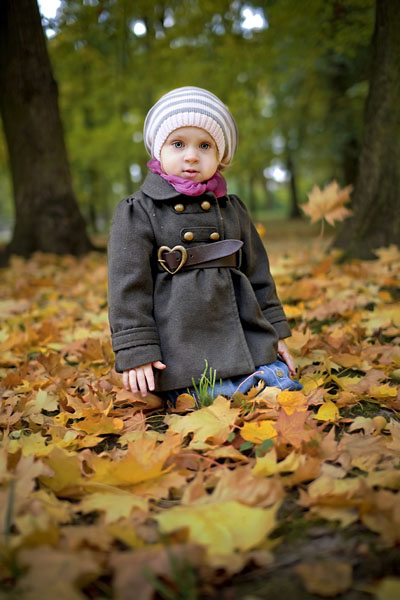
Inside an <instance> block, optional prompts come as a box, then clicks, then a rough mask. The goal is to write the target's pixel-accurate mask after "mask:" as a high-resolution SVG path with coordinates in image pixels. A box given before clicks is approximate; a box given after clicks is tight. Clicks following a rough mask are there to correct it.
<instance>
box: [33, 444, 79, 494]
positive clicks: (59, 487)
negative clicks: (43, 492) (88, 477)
mask: <svg viewBox="0 0 400 600" xmlns="http://www.w3.org/2000/svg"><path fill="white" fill-rule="evenodd" d="M43 462H45V463H46V464H47V465H48V466H49V467H50V468H51V469H52V470H53V472H54V475H52V476H51V477H48V476H44V475H42V476H41V477H40V478H39V479H40V481H41V482H42V483H44V484H45V485H46V486H47V487H49V488H50V489H51V490H53V491H54V492H56V493H57V492H61V491H63V492H64V493H65V491H66V490H71V489H76V488H77V486H79V485H80V484H81V483H82V474H81V467H80V460H79V456H78V454H77V453H72V452H67V451H66V450H64V449H62V448H59V447H58V446H54V447H53V449H52V451H51V452H50V454H49V455H48V456H46V457H44V458H43Z"/></svg>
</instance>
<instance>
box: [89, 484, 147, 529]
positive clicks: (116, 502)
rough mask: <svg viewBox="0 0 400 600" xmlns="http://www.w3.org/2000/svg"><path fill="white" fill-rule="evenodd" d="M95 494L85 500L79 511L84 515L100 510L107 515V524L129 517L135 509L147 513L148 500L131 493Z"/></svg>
mask: <svg viewBox="0 0 400 600" xmlns="http://www.w3.org/2000/svg"><path fill="white" fill-rule="evenodd" d="M116 492H117V493H113V492H95V493H94V494H90V495H88V496H86V498H84V499H83V500H82V501H81V502H80V504H79V510H81V511H82V512H84V513H87V512H91V511H93V510H98V511H100V512H104V513H105V523H113V522H114V521H118V519H121V518H123V517H129V516H130V514H131V512H132V509H133V508H139V509H141V510H144V511H146V510H147V508H148V506H147V505H148V502H147V499H145V498H142V497H140V496H135V495H134V494H130V493H127V492H125V493H118V491H117V490H116Z"/></svg>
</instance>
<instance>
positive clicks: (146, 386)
mask: <svg viewBox="0 0 400 600" xmlns="http://www.w3.org/2000/svg"><path fill="white" fill-rule="evenodd" d="M153 367H154V368H155V369H165V367H166V365H164V363H162V362H161V361H160V360H156V361H155V362H152V363H147V364H146V365H141V366H140V367H136V369H128V370H127V371H124V372H123V373H122V381H123V383H124V388H125V389H126V390H127V391H128V392H133V393H134V394H137V392H138V391H139V390H140V393H141V394H142V396H143V398H144V397H145V396H146V395H147V391H149V392H152V391H153V390H154V373H153Z"/></svg>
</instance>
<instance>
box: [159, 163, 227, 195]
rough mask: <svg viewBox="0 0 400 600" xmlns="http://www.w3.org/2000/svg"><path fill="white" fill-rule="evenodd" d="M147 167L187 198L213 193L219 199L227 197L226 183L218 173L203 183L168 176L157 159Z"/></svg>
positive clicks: (176, 176)
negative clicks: (208, 192)
mask: <svg viewBox="0 0 400 600" xmlns="http://www.w3.org/2000/svg"><path fill="white" fill-rule="evenodd" d="M147 166H148V167H149V169H150V171H151V172H152V173H156V174H157V175H161V177H162V178H163V179H165V180H166V181H168V183H170V184H171V185H172V186H173V187H174V188H175V189H176V191H177V192H179V193H180V194H186V195H187V196H201V194H204V193H205V192H207V191H211V192H214V194H215V195H216V197H217V198H220V197H221V196H225V194H226V181H225V179H224V178H223V177H222V175H221V174H220V173H219V172H218V171H215V173H214V175H213V176H212V177H211V179H209V180H208V181H205V182H204V183H201V182H199V181H191V180H189V179H184V178H183V177H179V176H178V175H167V174H166V173H164V172H163V171H162V170H161V164H160V161H159V160H157V159H156V158H152V159H151V160H149V162H148V163H147Z"/></svg>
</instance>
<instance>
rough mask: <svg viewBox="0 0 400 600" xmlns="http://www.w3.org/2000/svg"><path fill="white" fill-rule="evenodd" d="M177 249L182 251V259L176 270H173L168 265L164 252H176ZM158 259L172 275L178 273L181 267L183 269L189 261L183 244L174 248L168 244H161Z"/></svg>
mask: <svg viewBox="0 0 400 600" xmlns="http://www.w3.org/2000/svg"><path fill="white" fill-rule="evenodd" d="M175 251H178V252H180V253H181V260H180V262H179V265H178V266H177V267H176V269H175V271H171V270H170V269H169V268H168V267H167V265H166V261H165V260H164V259H163V257H162V255H163V253H164V252H175ZM157 259H158V262H159V263H160V265H161V266H162V268H163V269H165V270H166V271H167V272H168V273H170V274H171V275H175V273H177V272H178V271H179V269H182V267H183V265H184V264H185V262H186V261H187V250H186V248H184V247H183V246H174V247H173V248H169V247H168V246H160V247H159V249H158V253H157Z"/></svg>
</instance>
